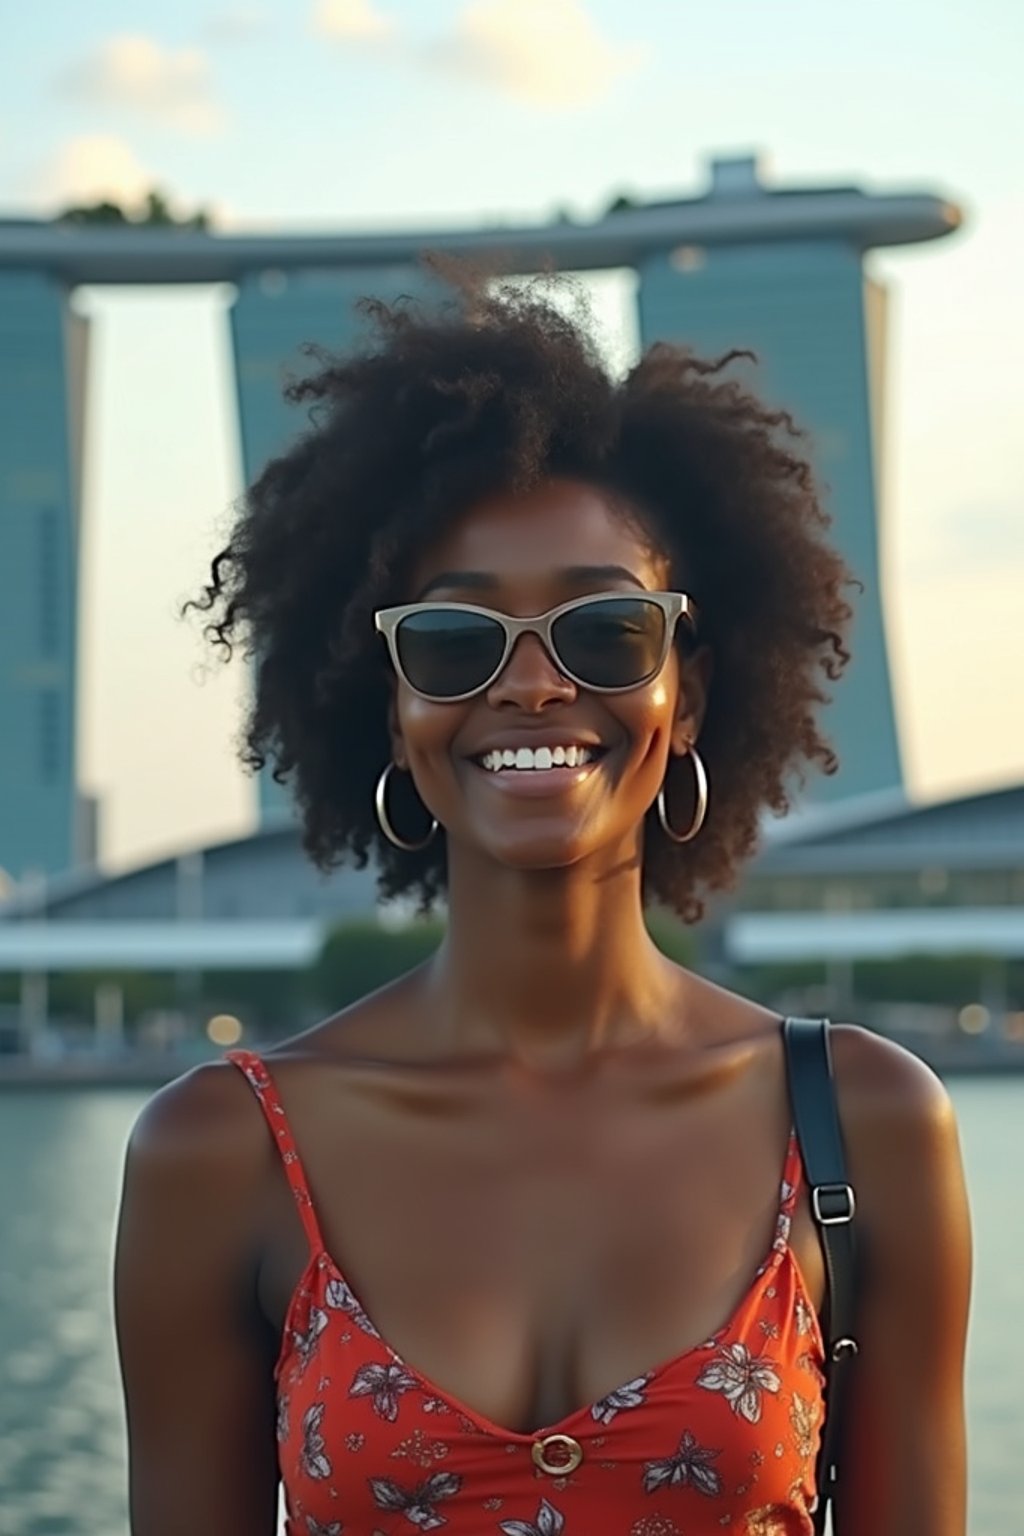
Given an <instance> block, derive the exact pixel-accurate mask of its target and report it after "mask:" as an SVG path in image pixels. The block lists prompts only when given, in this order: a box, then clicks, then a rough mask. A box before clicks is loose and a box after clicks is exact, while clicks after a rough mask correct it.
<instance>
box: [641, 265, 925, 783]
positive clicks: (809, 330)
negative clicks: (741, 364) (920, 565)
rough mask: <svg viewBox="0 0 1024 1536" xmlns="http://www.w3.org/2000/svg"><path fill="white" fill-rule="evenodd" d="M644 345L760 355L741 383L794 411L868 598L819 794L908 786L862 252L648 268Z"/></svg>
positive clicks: (833, 720)
mask: <svg viewBox="0 0 1024 1536" xmlns="http://www.w3.org/2000/svg"><path fill="white" fill-rule="evenodd" d="M638 302H639V309H640V328H641V336H642V339H643V342H644V344H645V345H646V344H647V343H649V342H651V341H654V340H658V339H661V340H666V341H680V342H685V343H687V344H688V345H690V346H692V347H693V349H694V350H695V351H697V352H699V353H703V354H705V355H707V356H710V357H716V356H721V355H723V354H724V353H726V352H728V351H729V350H730V349H732V348H744V349H748V350H750V351H752V352H754V353H755V354H756V356H757V359H758V361H757V365H756V367H755V368H754V369H752V370H750V371H747V372H744V375H743V377H744V379H745V380H746V379H749V382H750V384H751V386H752V387H753V388H755V389H756V390H757V392H758V393H759V394H761V395H763V396H765V397H766V398H767V399H768V400H769V401H770V402H772V403H774V404H777V405H779V406H783V407H785V408H786V409H787V410H789V411H790V412H791V413H792V415H793V417H794V419H795V421H796V423H797V424H798V425H799V426H800V427H801V428H803V429H805V430H806V431H807V432H808V433H809V442H808V443H807V444H806V445H804V447H805V451H806V450H807V449H809V451H810V455H811V458H812V460H813V462H814V465H815V469H816V471H817V473H818V476H819V479H820V480H821V482H822V483H823V485H824V488H825V499H826V504H827V506H828V510H829V512H830V514H831V516H832V519H833V525H832V530H831V533H832V536H833V537H834V538H835V539H836V541H837V542H838V544H839V546H840V548H841V549H842V551H843V553H844V555H845V557H846V560H847V562H848V564H849V565H850V567H851V568H852V571H853V573H854V575H855V576H857V577H858V578H859V579H860V581H861V582H862V583H863V587H864V590H863V591H862V592H857V593H853V592H851V593H850V594H849V595H850V598H851V600H852V602H853V605H854V611H855V615H856V617H855V624H854V631H853V637H852V642H851V649H852V652H853V659H852V661H851V663H850V664H849V666H848V667H847V669H846V672H845V673H844V676H843V679H842V683H841V684H840V686H839V687H838V690H837V694H836V705H835V707H834V708H833V709H831V710H830V711H829V716H828V731H829V734H830V736H831V738H832V740H833V742H834V744H835V747H836V750H837V752H838V755H839V760H840V772H839V773H838V774H837V775H836V776H835V777H834V778H821V779H819V780H818V781H817V783H816V784H815V786H814V791H813V792H814V794H815V796H816V797H817V798H819V799H841V798H846V797H848V796H850V795H855V794H862V793H869V792H871V791H874V790H886V789H893V788H896V787H898V786H899V785H901V784H902V777H903V776H902V769H901V764H900V749H899V738H898V734H897V728H896V712H895V707H894V703H893V696H892V687H891V681H890V671H889V662H888V655H887V649H886V641H885V617H884V613H883V608H882V598H881V572H880V566H879V548H878V544H879V537H878V535H879V516H880V512H881V495H880V479H881V475H880V469H881V456H882V443H881V417H882V411H881V398H880V391H881V388H882V375H883V354H884V346H885V338H884V293H883V292H882V290H881V289H880V288H879V287H878V286H877V285H876V284H873V283H871V282H870V280H869V279H868V278H867V277H866V276H865V273H864V269H863V264H862V261H861V257H860V253H859V251H857V250H856V249H853V248H851V246H850V245H849V244H847V243H845V242H843V241H838V240H834V239H826V238H823V239H820V240H814V241H811V240H804V241H792V242H786V243H784V244H764V243H761V242H750V243H748V244H742V245H721V246H711V247H701V248H694V247H686V246H684V247H682V248H681V249H678V250H677V251H675V252H672V253H665V254H664V255H658V256H655V257H652V258H650V259H649V260H647V261H645V262H644V263H643V264H642V265H641V267H640V269H639V300H638Z"/></svg>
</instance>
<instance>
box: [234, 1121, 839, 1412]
mask: <svg viewBox="0 0 1024 1536" xmlns="http://www.w3.org/2000/svg"><path fill="white" fill-rule="evenodd" d="M728 1108H729V1106H728V1105H727V1104H723V1103H721V1102H715V1101H713V1100H711V1099H709V1100H707V1101H706V1102H703V1103H698V1104H696V1105H695V1104H692V1103H691V1104H688V1105H683V1104H681V1103H680V1102H679V1101H678V1099H677V1098H674V1097H673V1096H672V1095H671V1094H668V1095H666V1096H664V1097H663V1098H661V1099H660V1100H657V1099H655V1100H653V1101H652V1099H651V1097H650V1096H646V1095H635V1094H633V1095H622V1094H618V1095H616V1094H614V1093H600V1092H593V1093H587V1094H579V1095H575V1096H572V1097H568V1098H567V1097H562V1098H560V1099H558V1100H555V1099H554V1098H551V1097H548V1096H540V1097H535V1098H530V1099H526V1100H522V1099H515V1100H509V1099H507V1098H498V1097H491V1096H480V1095H466V1096H460V1095H458V1094H454V1095H448V1096H446V1097H445V1096H442V1097H438V1096H431V1095H426V1096H418V1097H416V1099H415V1101H414V1102H410V1101H409V1100H408V1098H405V1099H403V1100H402V1101H397V1100H394V1099H390V1098H388V1097H383V1098H381V1097H379V1096H377V1097H374V1096H367V1097H365V1098H362V1099H360V1098H359V1097H358V1096H354V1097H353V1098H352V1099H351V1101H350V1102H349V1104H348V1105H347V1113H346V1115H345V1116H344V1117H334V1118H333V1121H332V1124H331V1128H330V1130H329V1131H328V1130H327V1128H326V1122H325V1121H324V1120H322V1119H321V1120H320V1121H319V1122H317V1121H314V1120H313V1119H310V1121H309V1122H308V1124H309V1134H308V1135H307V1136H306V1137H305V1138H303V1137H302V1134H301V1123H296V1125H295V1129H296V1137H297V1140H298V1142H299V1150H300V1155H301V1156H302V1159H303V1164H304V1167H305V1170H306V1175H307V1178H308V1181H309V1185H310V1190H311V1193H312V1196H313V1201H314V1205H315V1208H316V1210H317V1214H318V1217H319V1220H320V1224H321V1227H322V1230H323V1235H324V1241H325V1245H326V1248H327V1250H328V1252H329V1254H330V1255H331V1258H332V1260H333V1261H334V1263H335V1265H336V1266H337V1267H338V1269H339V1270H340V1271H341V1272H342V1273H343V1274H344V1277H345V1279H346V1280H347V1281H348V1283H349V1284H350V1286H351V1287H352V1289H353V1291H354V1292H355V1294H356V1296H358V1298H359V1300H360V1301H361V1303H362V1305H363V1307H364V1308H365V1309H366V1312H367V1313H368V1315H369V1317H370V1318H371V1319H372V1322H373V1324H374V1325H375V1327H376V1328H377V1330H379V1332H380V1334H381V1335H382V1336H383V1338H384V1339H385V1340H386V1342H387V1344H388V1345H389V1346H390V1347H391V1348H392V1349H394V1350H395V1351H396V1352H397V1353H398V1354H399V1355H400V1356H401V1357H402V1359H403V1360H406V1361H408V1362H409V1363H410V1364H411V1365H412V1366H413V1367H415V1369H416V1370H417V1371H419V1372H420V1373H421V1374H422V1375H423V1376H424V1377H426V1378H429V1379H431V1380H432V1381H434V1382H436V1383H437V1384H439V1385H440V1386H441V1387H442V1388H443V1389H444V1390H445V1391H447V1392H448V1393H449V1394H451V1396H452V1397H454V1398H456V1399H458V1400H459V1401H461V1402H462V1403H464V1404H467V1405H470V1406H471V1407H472V1408H473V1409H474V1410H475V1411H476V1412H477V1413H479V1414H481V1415H482V1416H484V1417H486V1418H487V1419H488V1420H490V1421H493V1422H494V1423H496V1424H501V1425H506V1426H508V1427H510V1428H516V1429H519V1430H523V1431H526V1430H528V1429H529V1428H530V1427H531V1426H533V1425H536V1424H540V1423H549V1424H550V1423H553V1422H556V1421H558V1420H559V1419H561V1418H563V1417H564V1416H566V1415H567V1414H568V1413H571V1412H573V1411H574V1410H576V1409H578V1408H579V1407H580V1406H581V1405H583V1404H588V1403H592V1402H595V1401H597V1400H598V1399H600V1398H601V1397H603V1396H604V1394H606V1393H608V1392H610V1391H612V1390H613V1389H615V1388H616V1387H617V1386H619V1385H620V1384H621V1383H623V1382H625V1381H629V1380H630V1379H632V1378H634V1377H637V1376H638V1375H640V1374H642V1373H643V1372H644V1371H646V1370H648V1369H650V1368H652V1367H654V1366H657V1365H659V1364H660V1363H662V1362H663V1361H665V1360H667V1359H669V1358H670V1357H674V1356H677V1355H679V1354H681V1353H683V1352H684V1351H686V1350H687V1349H689V1348H691V1347H694V1346H696V1345H697V1344H698V1343H700V1342H701V1341H702V1340H704V1339H706V1338H707V1337H708V1336H710V1335H711V1334H712V1333H714V1332H715V1331H716V1330H718V1329H720V1328H721V1327H722V1326H723V1325H724V1324H725V1323H726V1322H727V1321H728V1319H729V1318H730V1316H731V1315H732V1313H733V1312H734V1310H735V1309H736V1308H737V1306H738V1305H739V1304H740V1303H741V1302H742V1300H743V1298H744V1296H745V1295H746V1294H747V1292H748V1291H749V1289H750V1287H751V1284H752V1282H753V1280H754V1276H755V1272H756V1270H757V1268H758V1266H759V1265H760V1263H761V1262H762V1261H763V1260H764V1258H765V1256H766V1254H767V1253H768V1252H769V1251H770V1249H771V1244H772V1240H773V1238H774V1236H775V1231H776V1222H777V1217H778V1213H779V1206H780V1183H781V1179H782V1174H783V1165H784V1158H785V1149H786V1141H787V1136H788V1130H789V1126H788V1121H787V1119H786V1114H785V1106H784V1105H783V1106H782V1109H783V1113H781V1114H772V1113H766V1114H764V1113H763V1114H762V1115H761V1116H760V1117H759V1118H755V1119H754V1120H753V1121H752V1120H751V1119H750V1117H749V1115H747V1116H745V1117H744V1116H743V1115H742V1113H741V1110H742V1106H740V1105H737V1106H736V1118H733V1117H732V1116H731V1115H730V1114H728V1113H727V1112H725V1111H727V1110H728ZM741 1121H745V1123H741ZM270 1231H271V1233H272V1241H271V1242H270V1243H268V1245H267V1247H266V1251H265V1252H266V1256H265V1259H264V1263H263V1265H262V1268H261V1273H260V1277H259V1294H260V1300H261V1305H262V1307H263V1310H264V1312H265V1314H266V1316H267V1319H268V1322H269V1323H270V1325H271V1326H272V1328H273V1329H274V1333H275V1336H278V1337H279V1336H280V1332H281V1329H282V1327H283V1324H284V1319H285V1314H286V1312H287V1309H288V1305H289V1302H290V1300H291V1297H292V1295H293V1293H294V1290H295V1287H296V1284H297V1282H298V1280H299V1278H300V1277H301V1274H302V1271H303V1269H304V1267H305V1265H306V1261H307V1258H308V1249H307V1247H306V1243H305V1238H304V1235H303V1232H302V1229H301V1227H300V1225H299V1223H298V1221H297V1219H296V1213H295V1209H294V1205H293V1202H292V1200H291V1196H290V1194H289V1192H288V1189H287V1186H286V1184H285V1182H284V1180H283V1178H279V1179H277V1180H276V1182H275V1185H274V1190H273V1193H272V1196H271V1213H270ZM792 1244H793V1248H794V1253H795V1254H796V1256H797V1260H798V1262H799V1264H800V1267H801V1269H802V1271H803V1274H804V1276H805V1277H806V1280H807V1286H808V1291H809V1293H810V1297H811V1300H812V1302H813V1304H814V1305H815V1307H817V1305H818V1304H819V1303H820V1297H821V1292H822V1289H823V1275H822V1270H821V1260H820V1253H819V1250H818V1246H817V1239H816V1236H815V1233H814V1231H813V1227H812V1225H811V1223H810V1218H809V1214H808V1213H807V1211H806V1205H805V1202H804V1201H803V1200H801V1201H799V1202H798V1205H797V1208H796V1210H795V1211H794V1220H793V1229H792Z"/></svg>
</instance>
